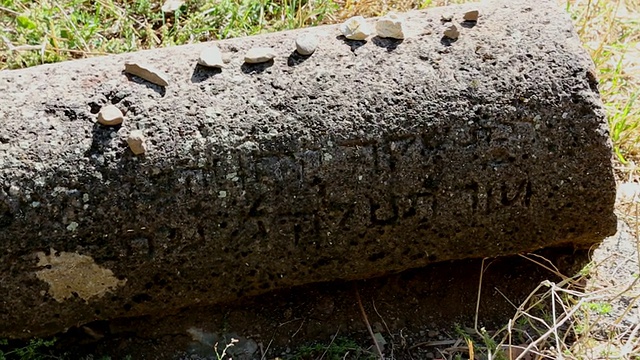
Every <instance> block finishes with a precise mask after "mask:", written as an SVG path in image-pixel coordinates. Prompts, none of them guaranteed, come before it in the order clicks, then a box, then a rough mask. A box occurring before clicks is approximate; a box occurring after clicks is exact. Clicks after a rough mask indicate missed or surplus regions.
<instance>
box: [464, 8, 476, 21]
mask: <svg viewBox="0 0 640 360" xmlns="http://www.w3.org/2000/svg"><path fill="white" fill-rule="evenodd" d="M478 16H480V12H479V11H478V10H470V11H467V12H466V13H464V17H463V19H464V21H478Z"/></svg>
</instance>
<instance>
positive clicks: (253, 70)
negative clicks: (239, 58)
mask: <svg viewBox="0 0 640 360" xmlns="http://www.w3.org/2000/svg"><path fill="white" fill-rule="evenodd" d="M272 66H273V60H269V61H267V62H263V63H258V64H249V63H246V62H245V63H244V64H242V66H241V67H240V69H241V70H242V72H243V73H245V74H259V73H261V72H264V71H265V70H267V69H268V68H270V67H272Z"/></svg>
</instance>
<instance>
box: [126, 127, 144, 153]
mask: <svg viewBox="0 0 640 360" xmlns="http://www.w3.org/2000/svg"><path fill="white" fill-rule="evenodd" d="M127 144H129V148H130V149H131V151H132V152H133V153H134V154H135V155H141V154H144V153H145V151H147V146H146V144H145V138H144V135H143V134H142V130H133V131H131V132H130V133H129V135H128V136H127Z"/></svg>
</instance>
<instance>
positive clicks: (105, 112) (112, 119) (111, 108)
mask: <svg viewBox="0 0 640 360" xmlns="http://www.w3.org/2000/svg"><path fill="white" fill-rule="evenodd" d="M122 121H124V115H123V114H122V111H120V109H118V107H116V106H115V105H107V106H104V107H103V108H102V109H100V112H99V113H98V122H99V123H100V124H102V125H107V126H113V125H120V124H122Z"/></svg>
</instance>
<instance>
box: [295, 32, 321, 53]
mask: <svg viewBox="0 0 640 360" xmlns="http://www.w3.org/2000/svg"><path fill="white" fill-rule="evenodd" d="M316 48H318V37H317V36H315V35H313V34H302V35H300V36H298V37H297V38H296V51H297V52H298V54H300V55H303V56H309V55H311V54H313V53H314V52H315V51H316Z"/></svg>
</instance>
